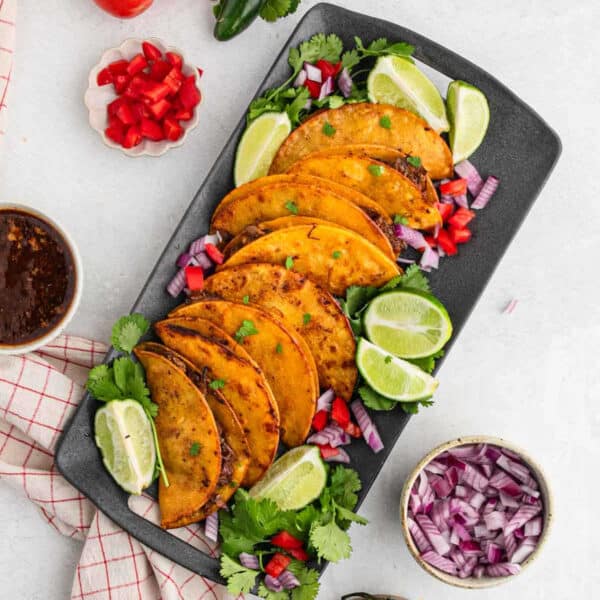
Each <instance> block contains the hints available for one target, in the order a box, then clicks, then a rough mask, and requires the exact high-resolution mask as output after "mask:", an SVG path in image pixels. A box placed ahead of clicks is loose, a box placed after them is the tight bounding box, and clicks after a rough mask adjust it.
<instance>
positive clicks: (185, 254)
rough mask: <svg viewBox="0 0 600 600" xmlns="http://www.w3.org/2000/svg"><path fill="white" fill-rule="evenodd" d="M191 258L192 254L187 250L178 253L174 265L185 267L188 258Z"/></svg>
mask: <svg viewBox="0 0 600 600" xmlns="http://www.w3.org/2000/svg"><path fill="white" fill-rule="evenodd" d="M191 259H192V255H191V254H190V253H189V252H183V253H181V254H180V255H179V258H178V259H177V261H176V263H175V264H176V265H177V266H178V267H179V268H180V269H183V267H187V266H188V265H189V264H190V260H191Z"/></svg>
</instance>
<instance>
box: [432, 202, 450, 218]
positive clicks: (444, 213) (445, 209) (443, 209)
mask: <svg viewBox="0 0 600 600" xmlns="http://www.w3.org/2000/svg"><path fill="white" fill-rule="evenodd" d="M436 206H437V209H438V212H439V213H440V216H441V217H442V221H443V222H444V223H445V222H446V221H447V220H448V219H449V218H450V216H451V215H452V211H453V210H454V205H452V204H450V203H449V202H448V203H446V202H438V203H437V204H436Z"/></svg>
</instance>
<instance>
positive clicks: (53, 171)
mask: <svg viewBox="0 0 600 600" xmlns="http://www.w3.org/2000/svg"><path fill="white" fill-rule="evenodd" d="M313 4H314V2H312V1H309V0H303V2H302V4H301V12H303V11H305V10H306V9H307V8H309V7H310V6H312V5H313ZM340 4H341V3H340ZM343 4H345V5H346V6H348V7H350V8H355V9H356V10H362V11H363V12H364V11H369V12H371V13H372V14H374V15H377V16H382V17H385V18H388V19H390V20H392V21H396V22H399V23H402V24H404V25H406V26H407V27H409V28H412V29H414V30H416V31H419V32H421V33H423V34H424V35H426V36H428V37H430V38H432V39H434V40H437V41H438V42H440V43H441V44H443V45H445V46H448V47H450V48H452V49H453V50H455V51H456V52H458V53H459V54H462V55H464V56H466V57H467V58H470V59H471V60H473V61H474V62H475V63H477V64H479V65H481V66H482V67H484V68H486V69H488V70H489V71H491V72H492V73H494V74H495V75H496V76H497V77H498V78H499V79H500V80H501V81H503V82H504V83H506V84H507V85H508V86H509V87H510V88H512V89H513V90H514V91H515V92H516V93H517V94H519V95H520V96H521V97H522V98H524V99H525V100H526V101H527V102H528V103H530V104H531V105H532V106H534V107H535V108H536V109H537V110H538V111H539V113H540V114H541V115H542V116H543V117H544V118H545V119H547V120H548V122H549V123H550V124H552V125H553V126H554V127H555V128H556V130H557V131H558V133H559V135H560V136H561V137H562V141H563V144H564V151H563V156H562V159H561V161H560V162H559V164H558V167H557V169H556V171H555V173H554V175H553V176H552V178H551V180H550V182H549V183H548V185H547V187H546V189H545V190H544V192H543V193H542V195H541V197H540V198H539V200H538V202H537V203H536V205H535V207H534V208H533V210H532V212H531V214H530V216H529V218H528V219H527V221H526V222H525V224H524V226H523V227H522V229H521V230H520V232H519V234H518V236H517V238H516V239H515V241H514V243H513V244H512V246H511V247H510V249H509V251H508V252H507V254H506V257H505V259H504V261H503V262H502V265H501V266H500V268H499V269H498V271H497V272H496V274H495V275H494V277H493V279H492V281H491V283H490V285H489V287H488V289H487V291H486V292H485V294H484V295H483V297H482V299H481V301H480V302H479V304H478V306H477V309H476V310H475V312H474V314H473V316H472V317H471V319H470V321H469V323H468V325H467V326H466V328H465V330H464V332H463V333H462V334H461V339H460V342H459V343H458V344H457V345H456V346H455V348H454V349H453V351H452V353H451V355H450V356H449V358H448V360H447V361H446V362H445V364H444V367H443V369H442V371H441V373H440V378H441V382H442V383H441V386H440V391H439V393H438V394H437V403H436V406H435V407H433V408H431V409H428V410H426V411H424V412H423V413H422V414H421V415H419V417H418V418H414V419H413V420H412V421H411V422H410V424H409V426H408V427H407V429H406V431H405V433H404V434H403V435H402V437H401V438H400V441H399V443H398V444H397V446H396V448H395V449H394V452H393V454H392V457H391V459H390V460H389V462H388V463H387V464H386V466H385V468H384V470H383V472H382V474H381V476H380V477H379V478H378V480H377V482H376V484H375V485H374V487H373V490H372V492H371V494H370V496H369V498H368V500H367V502H366V503H365V505H364V507H363V509H362V513H363V514H364V515H365V516H366V517H368V518H369V519H370V521H371V523H370V525H369V526H368V527H367V528H365V529H359V528H358V527H354V528H353V530H352V536H353V544H354V547H355V550H354V554H353V556H352V558H351V559H350V560H348V561H346V562H344V563H342V564H340V565H338V566H335V567H333V568H330V569H328V571H327V573H326V575H325V576H324V578H323V580H322V582H323V584H322V593H321V596H320V597H321V598H336V597H339V595H340V594H341V593H346V592H350V591H356V590H358V589H364V590H368V591H371V592H388V593H397V594H402V595H405V596H406V597H408V598H409V599H410V600H418V599H425V598H427V599H430V600H434V599H440V598H444V599H446V600H453V599H459V598H465V597H467V596H469V597H476V598H477V599H478V600H488V599H490V600H500V599H505V598H506V599H509V598H519V599H523V600H538V599H549V600H550V599H552V600H562V599H574V598H592V597H595V596H596V595H597V593H598V590H599V589H600V559H599V556H600V554H599V553H598V548H597V540H598V537H599V533H600V531H599V530H598V527H599V525H598V518H597V515H596V514H595V511H594V512H592V510H593V505H592V502H593V499H595V497H597V495H598V492H599V491H600V490H599V489H598V483H597V481H598V464H599V463H600V445H599V443H598V442H599V439H600V410H599V408H598V406H599V405H598V398H599V397H600V380H599V377H598V366H597V348H598V338H599V336H600V308H599V305H598V303H597V302H596V296H597V290H598V284H597V281H598V279H597V261H596V257H597V254H598V250H599V249H600V227H598V223H599V220H598V219H599V217H600V203H599V202H598V199H597V188H598V138H599V134H600V131H599V127H598V117H597V114H598V109H597V106H598V90H599V80H598V70H597V59H598V56H599V55H600V42H599V40H600V38H598V35H597V25H598V22H599V21H600V5H599V4H598V3H597V2H596V1H595V0H585V1H584V0H580V1H579V2H570V3H565V2H563V1H562V0H551V1H550V0H536V1H530V2H521V1H517V0H515V1H508V0H506V1H503V2H485V3H484V2H457V1H454V2H448V1H446V2H440V1H439V0H420V1H419V2H416V3H415V2H414V1H411V2H409V1H405V0H386V1H380V2H365V1H364V0H363V1H362V2H359V1H358V0H353V1H348V2H344V3H343ZM376 7H377V8H376ZM300 16H301V14H300V13H299V14H297V15H294V16H292V17H290V18H288V19H286V20H285V21H283V22H280V23H278V24H276V25H266V24H263V23H262V22H257V23H256V24H255V25H254V26H253V27H252V29H251V30H249V31H248V32H246V33H245V34H243V35H242V36H241V37H239V38H237V39H236V40H235V41H233V42H229V43H225V44H220V43H217V42H216V41H214V40H213V38H212V35H211V28H212V23H213V20H212V16H211V15H210V3H209V2H206V1H204V0H203V1H198V0H156V2H155V6H154V7H153V8H152V9H151V10H150V11H149V12H148V13H146V14H145V15H143V16H141V17H139V18H137V19H136V20H133V21H118V20H115V19H113V18H111V17H109V16H107V15H105V14H103V13H102V12H100V11H99V10H96V8H95V7H94V6H93V5H92V3H91V0H45V1H44V2H39V1H34V0H22V1H21V2H20V4H19V15H18V49H17V55H16V65H15V69H14V75H15V82H14V85H13V89H12V93H11V95H10V98H9V110H10V115H9V116H10V122H9V131H8V136H7V138H6V140H5V146H4V149H3V151H4V153H3V154H0V156H1V159H0V201H9V200H10V201H16V202H23V203H29V204H32V205H34V206H36V207H39V208H40V209H42V210H44V211H47V212H49V213H50V214H54V215H55V216H56V217H57V218H59V219H60V220H61V221H62V222H63V223H64V224H65V226H66V227H67V228H69V229H70V231H71V233H72V235H73V236H74V237H75V239H76V241H77V242H79V244H80V247H81V251H82V256H83V261H84V265H85V268H86V272H87V280H86V289H85V292H84V297H83V301H82V305H81V308H80V310H79V313H78V315H77V317H76V318H75V320H74V321H73V324H72V326H71V328H70V331H71V332H73V333H78V334H82V335H87V336H96V337H99V338H104V339H106V338H107V336H108V333H109V327H110V324H111V323H112V322H113V320H114V319H115V318H116V317H118V316H119V315H121V314H123V313H124V312H126V311H127V310H128V308H129V307H130V305H131V304H132V303H133V301H134V300H135V298H136V296H137V294H138V291H139V289H140V287H141V285H142V284H143V282H144V281H145V279H146V276H147V275H148V272H149V270H150V268H151V267H152V265H153V264H154V262H155V260H156V259H157V257H158V256H159V254H160V252H161V250H162V248H163V246H164V245H165V243H166V242H167V240H168V238H169V236H170V235H171V232H172V230H173V228H174V227H175V225H176V224H177V222H178V220H179V218H180V216H181V214H182V213H183V210H184V208H185V207H186V206H187V204H188V203H189V202H190V200H191V198H192V196H193V194H194V192H195V191H196V189H197V188H198V186H199V185H200V183H201V182H202V180H203V178H204V176H205V175H206V173H207V171H208V169H209V168H210V166H211V164H212V162H213V161H214V160H215V158H216V156H217V154H218V152H219V151H220V149H221V147H222V146H223V144H224V142H225V141H226V139H227V137H228V136H229V133H230V131H231V129H232V127H233V125H234V124H235V123H236V122H237V120H238V118H239V117H240V115H241V114H242V112H243V110H244V107H245V105H246V103H247V102H248V100H249V98H250V96H251V95H252V94H253V92H254V90H255V88H256V87H257V85H258V83H259V82H260V80H261V79H262V77H263V75H264V73H265V71H266V69H267V68H268V67H269V65H270V64H271V62H272V61H273V59H274V57H275V56H276V53H277V52H278V51H279V49H280V47H281V44H282V43H283V42H284V40H285V39H286V38H287V36H288V34H289V32H290V31H291V30H292V28H293V27H294V25H295V24H296V23H297V21H298V20H299V19H300ZM152 35H154V36H157V37H159V38H161V39H164V40H165V41H166V42H168V43H172V44H173V45H175V46H178V47H180V48H182V49H185V50H186V59H187V60H189V61H191V62H193V61H195V62H196V63H197V64H198V65H200V66H202V67H203V68H204V69H205V76H204V79H203V83H202V88H203V89H202V91H203V94H204V102H203V104H202V106H201V119H200V124H199V126H198V129H197V130H196V131H194V132H193V134H192V135H191V136H190V139H189V140H187V141H186V143H185V145H184V146H183V147H182V148H180V149H176V150H173V151H172V152H169V153H168V154H167V155H165V156H163V157H161V158H159V159H151V158H140V159H136V160H133V159H128V158H127V157H125V156H123V155H122V154H121V153H120V152H117V151H114V150H111V149H109V148H106V147H105V146H104V145H103V144H102V142H101V141H100V139H99V137H98V135H97V134H96V133H95V132H93V131H92V130H91V129H90V128H89V126H88V125H87V122H86V118H87V115H86V110H85V107H84V105H83V101H82V96H83V91H84V90H85V87H86V77H87V72H88V70H89V68H90V67H91V66H92V65H94V64H95V63H96V61H97V59H98V56H99V55H100V54H101V53H102V51H103V50H104V49H106V48H108V47H110V46H114V45H116V44H118V43H120V41H121V40H122V39H124V38H126V37H129V36H141V37H144V36H152ZM258 40H260V42H259V43H257V41H258ZM565 237H568V238H569V239H568V242H567V244H563V242H562V240H563V239H564V238H565ZM513 297H516V298H518V299H519V304H518V307H517V309H516V311H515V312H514V313H513V314H512V315H503V314H501V310H502V308H503V306H504V305H505V304H506V303H507V302H508V301H509V300H510V299H511V298H513ZM472 433H488V434H495V435H499V436H504V437H506V438H507V439H510V440H512V441H513V442H515V443H517V444H520V445H522V446H524V447H525V448H527V449H528V450H529V451H530V453H531V454H532V455H533V456H534V457H535V458H537V459H538V460H539V462H540V463H541V464H542V465H543V466H544V467H545V469H546V471H547V473H548V475H549V478H550V482H551V484H552V487H553V489H554V493H555V497H556V498H555V501H556V517H555V526H554V530H553V533H552V536H551V537H550V539H549V543H548V545H547V547H546V548H545V551H544V552H543V554H542V556H541V557H540V558H539V560H538V562H537V563H535V564H534V565H532V567H531V568H530V569H529V570H528V571H527V572H526V573H524V574H523V575H522V576H520V577H518V578H515V579H514V580H513V581H511V582H510V583H508V584H506V585H504V586H502V587H499V588H496V589H491V590H487V591H478V592H466V591H462V590H458V589H453V588H450V587H448V586H446V585H444V584H442V583H439V582H437V581H436V580H434V579H432V578H431V577H430V576H429V575H427V574H426V573H425V572H423V571H421V569H420V568H419V567H417V565H416V564H415V563H414V561H413V560H412V558H411V557H410V556H409V554H408V551H407V550H406V548H405V546H404V543H403V541H402V538H401V533H400V526H399V521H398V516H397V506H398V499H399V495H400V489H401V487H402V482H403V479H404V477H405V476H406V475H407V473H408V471H409V469H410V468H411V466H412V465H414V464H415V463H416V461H417V460H418V459H419V458H420V457H421V456H422V455H423V454H425V453H426V452H427V451H428V450H429V449H430V448H431V447H433V446H434V445H436V444H438V443H440V442H443V441H445V440H448V439H451V438H453V437H456V436H458V435H461V434H472ZM0 507H1V510H0V531H1V532H2V543H0V586H1V587H0V591H1V593H0V595H1V596H2V598H11V599H18V600H21V599H34V598H35V599H37V598H40V599H42V598H43V599H44V600H62V599H64V598H66V597H68V594H69V591H70V586H71V578H72V573H73V568H74V565H75V562H76V560H77V555H78V547H77V545H76V543H74V542H72V541H70V540H66V539H63V538H61V537H60V536H59V534H57V533H56V532H55V531H53V530H52V529H50V528H49V527H48V526H47V525H46V524H45V523H44V522H43V521H42V519H41V518H39V517H38V516H37V515H36V514H35V510H34V509H33V508H31V507H30V506H28V505H27V503H26V502H25V501H24V500H22V499H21V498H18V497H17V496H16V495H15V494H14V492H13V491H12V490H11V489H9V488H8V487H6V486H3V485H0ZM593 592H595V593H593Z"/></svg>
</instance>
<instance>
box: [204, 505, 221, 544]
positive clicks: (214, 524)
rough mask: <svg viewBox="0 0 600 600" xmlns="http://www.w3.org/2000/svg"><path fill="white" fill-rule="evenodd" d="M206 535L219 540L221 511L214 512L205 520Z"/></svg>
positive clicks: (210, 538)
mask: <svg viewBox="0 0 600 600" xmlns="http://www.w3.org/2000/svg"><path fill="white" fill-rule="evenodd" d="M204 535H205V537H207V538H208V539H209V540H212V541H213V542H216V541H218V540H219V513H216V512H214V513H212V514H210V515H208V517H206V520H205V521H204Z"/></svg>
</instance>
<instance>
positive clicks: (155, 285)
mask: <svg viewBox="0 0 600 600" xmlns="http://www.w3.org/2000/svg"><path fill="white" fill-rule="evenodd" d="M319 32H325V33H337V34H338V35H339V36H340V37H341V38H342V39H343V41H344V45H345V46H346V47H352V46H353V44H354V41H353V36H355V35H358V36H359V37H361V38H362V39H363V41H371V40H374V39H376V38H379V37H386V38H388V39H389V40H394V41H400V40H403V41H406V42H409V43H410V44H413V45H414V46H415V54H414V56H415V58H416V59H418V60H419V61H421V62H423V63H425V64H427V65H429V66H430V67H432V68H433V69H435V70H437V71H439V72H441V73H443V74H444V75H446V76H447V77H449V78H450V79H463V80H465V81H468V82H469V83H472V84H473V85H475V86H477V87H478V88H480V89H481V90H483V92H484V93H485V95H486V96H487V98H488V101H489V104H490V112H491V121H490V126H489V130H488V133H487V136H486V138H485V140H484V143H483V144H482V146H481V147H480V148H479V149H478V150H477V153H476V156H475V157H474V158H473V162H474V163H475V164H476V165H477V166H478V168H479V169H480V171H481V172H482V173H483V174H489V173H493V174H494V175H496V176H497V177H499V178H500V180H501V185H500V188H499V190H498V192H497V193H496V195H495V196H494V199H493V201H492V202H491V203H490V205H489V206H488V207H487V208H486V209H485V211H483V212H482V213H481V216H480V218H478V219H477V220H476V221H475V224H474V226H473V231H474V240H473V241H472V242H471V243H470V244H467V245H465V246H462V247H461V250H460V256H458V257H456V258H453V259H451V260H445V261H443V264H442V266H441V268H440V270H439V271H436V272H434V273H432V274H431V277H430V281H431V285H432V288H433V290H434V292H435V293H436V295H437V296H438V297H439V298H440V299H441V301H442V302H443V303H444V304H445V305H446V307H447V308H448V311H449V313H450V316H451V317H452V321H453V324H454V330H455V335H454V338H453V341H455V340H456V335H457V334H458V332H459V331H460V330H461V328H462V327H463V325H464V323H465V321H466V319H467V317H468V316H469V313H470V312H471V310H472V309H473V307H474V306H475V304H476V302H477V300H478V298H479V296H480V294H481V293H482V291H483V289H484V288H485V286H486V284H487V282H488V281H489V279H490V277H491V275H492V273H493V271H494V269H495V268H496V266H497V265H498V263H499V262H500V259H501V258H502V255H503V254H504V252H505V251H506V249H507V247H508V245H509V244H510V242H511V240H512V238H513V236H514V235H515V233H516V232H517V230H518V228H519V226H520V225H521V223H522V222H523V220H524V219H525V217H526V215H527V213H528V212H529V209H530V208H531V206H532V204H533V202H534V201H535V199H536V197H537V196H538V194H539V193H540V191H541V189H542V187H543V186H544V183H545V182H546V179H547V178H548V176H549V175H550V173H551V171H552V169H553V168H554V165H555V163H556V161H557V159H558V157H559V155H560V152H561V144H560V140H559V138H558V136H557V135H556V133H555V132H554V131H553V130H552V129H551V128H550V127H549V126H548V125H547V124H546V123H545V122H544V121H543V120H542V119H541V118H540V117H539V116H538V115H537V114H536V113H535V112H534V111H533V110H532V109H531V108H530V107H529V106H527V105H526V104H525V103H524V102H522V101H521V100H520V99H519V98H518V97H517V96H515V94H513V93H512V92H511V91H510V90H508V89H507V88H506V87H505V86H504V85H502V84H501V83H500V82H499V81H497V80H496V79H494V77H492V76H491V75H489V74H488V73H486V72H485V71H483V70H482V69H480V68H479V67H477V66H476V65H474V64H473V63H471V62H469V61H468V60H466V59H464V58H461V57H460V56H458V55H457V54H454V53H453V52H451V51H450V50H447V49H446V48H443V47H442V46H440V45H438V44H436V43H435V42H432V41H431V40H428V39H427V38H425V37H423V36H421V35H419V34H417V33H414V32H413V31H410V30H408V29H405V28H403V27H400V26H399V25H395V24H393V23H388V22H387V21H382V20H380V19H376V18H373V17H370V16H367V15H362V14H359V13H355V12H351V11H348V10H345V9H343V8H340V7H337V6H333V5H330V4H319V5H317V6H315V7H314V8H313V9H311V10H310V11H309V12H307V13H306V15H305V16H304V18H303V19H302V20H301V21H300V23H299V24H298V26H297V27H296V29H295V30H294V32H293V33H292V35H291V37H290V39H289V40H288V41H287V43H286V44H285V46H284V47H283V49H282V50H281V53H280V54H279V56H278V57H277V59H276V60H275V63H274V64H273V67H272V68H271V70H270V71H269V74H268V75H267V77H266V78H265V80H264V81H263V82H262V84H261V86H260V88H259V91H258V93H257V95H258V94H260V93H261V92H262V91H263V90H264V89H266V88H270V87H274V86H276V85H278V84H279V83H280V82H282V81H284V80H285V79H286V78H287V77H288V75H289V66H288V64H287V55H288V50H289V49H290V48H291V47H294V46H297V45H298V44H299V43H300V42H302V41H303V40H305V39H307V38H309V37H310V36H312V35H314V34H315V33H319ZM243 130H244V118H242V119H241V120H240V122H239V123H238V125H237V127H236V129H235V131H234V132H233V134H232V136H231V137H230V139H229V141H228V142H227V144H226V145H225V148H224V149H223V151H222V152H221V154H220V156H219V157H218V159H217V161H216V162H215V164H214V166H213V168H212V169H211V171H210V173H209V174H208V177H207V178H206V180H205V181H204V183H203V184H202V187H201V188H200V190H199V191H198V193H197V194H196V197H195V198H194V200H193V201H192V203H191V204H190V206H189V208H188V209H187V211H186V213H185V215H184V216H183V218H182V220H181V222H180V223H179V226H178V227H177V229H176V231H175V233H174V234H173V237H172V238H171V240H170V241H169V243H168V244H167V247H166V249H165V250H164V252H163V254H162V255H161V257H160V259H159V261H158V263H157V264H156V266H155V267H154V269H153V271H152V273H151V274H150V277H149V278H148V281H147V282H146V285H145V286H144V289H143V290H142V292H141V294H140V296H139V298H138V299H137V301H136V303H135V305H134V307H133V309H132V310H133V311H136V312H141V313H143V314H144V315H146V317H147V318H149V319H150V320H151V321H155V320H158V319H161V318H163V317H164V316H165V315H166V313H167V312H168V311H169V310H171V309H172V308H173V307H174V306H175V305H176V304H178V301H177V300H174V299H172V298H171V297H170V296H169V295H168V294H167V293H166V292H165V285H166V284H167V282H168V281H169V280H170V279H171V277H172V276H173V274H174V269H175V261H176V259H177V257H178V255H179V254H180V253H181V252H182V251H183V249H185V248H187V246H188V244H189V243H190V241H191V240H192V239H194V238H197V237H199V236H200V235H202V234H204V233H206V231H207V230H208V226H209V220H210V216H211V214H212V212H213V209H214V208H215V206H216V205H217V203H218V202H219V200H220V199H221V198H222V197H223V196H225V194H226V193H227V192H229V191H230V189H231V188H232V187H233V181H232V173H233V163H234V158H235V149H236V146H237V143H238V140H239V138H240V135H241V134H242V132H243ZM451 343H452V342H451ZM111 358H112V355H111V354H110V353H109V355H108V357H107V359H108V360H110V359H111ZM96 408H97V403H96V402H95V401H94V400H93V399H92V398H91V397H90V396H89V395H87V396H86V397H85V398H84V399H83V401H82V402H81V404H80V406H79V408H78V410H77V412H76V414H75V416H74V418H73V420H72V421H71V423H70V425H69V426H68V428H67V429H66V430H65V432H64V433H63V435H62V438H61V441H60V444H59V447H58V451H57V454H56V464H57V466H58V468H59V470H60V471H61V473H62V474H63V475H64V476H65V478H66V479H67V480H68V481H69V482H70V483H71V484H73V485H74V486H75V487H76V488H77V489H79V490H80V491H81V492H83V493H84V494H85V495H86V496H87V497H88V498H90V499H91V500H92V501H93V502H94V504H96V506H97V507H98V508H99V509H100V510H102V511H103V512H104V513H105V514H106V515H108V516H109V517H110V518H111V519H112V520H113V521H114V522H115V523H117V524H118V525H120V526H121V527H122V528H123V529H125V530H126V531H128V532H129V533H131V534H132V535H133V536H135V537H136V538H137V539H139V540H140V541H141V542H143V543H144V544H146V545H147V546H149V547H151V548H153V549H154V550H156V551H157V552H160V553H161V554H163V555H165V556H167V557H168V558H170V559H172V560H173V561H175V562H177V563H179V564H181V565H183V566H184V567H187V568H188V569H190V570H192V571H195V572H196V573H199V574H201V575H204V576H207V577H209V578H211V579H213V580H215V581H222V579H221V577H220V576H219V573H218V563H217V561H216V559H212V558H209V557H208V556H206V555H205V554H203V553H201V552H200V551H199V550H196V549H195V548H193V547H192V546H190V545H189V544H186V543H185V542H183V541H181V540H179V539H177V538H176V537H175V536H173V535H171V534H170V533H168V532H166V531H163V530H162V529H160V528H159V527H157V526H155V525H153V524H151V523H150V522H148V521H146V520H145V519H143V518H141V517H139V516H137V515H136V514H134V513H133V512H131V511H130V510H129V508H128V506H127V498H128V496H127V494H126V493H125V492H124V491H122V490H121V489H120V488H119V487H118V486H117V485H116V484H115V483H114V481H113V480H112V479H111V477H110V475H109V474H108V473H107V472H106V470H105V469H104V467H103V466H102V462H101V460H100V455H99V452H98V450H97V448H96V446H95V444H94V436H93V429H92V423H93V417H94V413H95V411H96ZM408 419H409V417H408V416H407V415H406V414H404V413H403V412H401V411H400V410H395V411H393V412H391V413H378V414H375V415H374V420H375V422H376V424H377V426H378V427H379V431H380V433H381V436H382V438H383V441H384V443H385V449H384V450H383V451H382V452H380V453H379V454H373V453H372V452H371V451H370V450H369V448H368V447H367V446H366V444H362V443H358V444H353V445H352V447H351V449H350V455H351V457H352V466H353V467H354V468H356V469H357V470H358V472H359V473H360V477H361V480H362V482H363V489H362V492H361V495H360V502H362V500H363V499H364V498H365V496H366V494H367V493H368V491H369V488H370V487H371V485H372V483H373V482H374V480H375V478H376V477H377V474H378V473H379V471H380V469H381V467H382V466H383V464H384V462H385V460H386V459H387V457H388V455H389V453H390V452H391V450H392V448H393V446H394V443H395V442H396V440H397V439H398V437H399V435H400V433H401V432H402V430H403V428H404V426H405V425H406V423H407V421H408ZM355 535H360V532H358V531H357V532H356V533H355Z"/></svg>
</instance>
